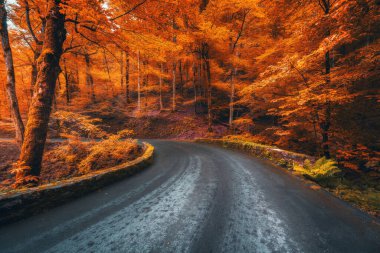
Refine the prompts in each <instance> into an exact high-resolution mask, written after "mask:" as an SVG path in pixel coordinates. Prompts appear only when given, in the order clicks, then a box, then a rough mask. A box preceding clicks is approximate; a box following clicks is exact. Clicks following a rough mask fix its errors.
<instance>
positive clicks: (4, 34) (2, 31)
mask: <svg viewBox="0 0 380 253" xmlns="http://www.w3.org/2000/svg"><path fill="white" fill-rule="evenodd" d="M0 36H1V45H2V48H3V54H4V62H5V67H6V71H7V82H6V85H5V89H6V93H7V98H8V101H9V105H10V110H11V115H12V120H13V124H14V126H15V131H16V141H17V143H18V145H19V146H21V145H22V142H23V139H24V123H23V122H22V119H21V114H20V110H19V106H18V100H17V96H16V78H15V71H14V65H13V56H12V49H11V46H10V44H9V36H8V25H7V11H6V9H5V4H4V0H0Z"/></svg>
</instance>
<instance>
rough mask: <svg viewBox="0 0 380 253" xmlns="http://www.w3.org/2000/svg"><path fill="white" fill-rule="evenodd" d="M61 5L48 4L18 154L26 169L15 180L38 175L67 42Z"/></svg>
mask: <svg viewBox="0 0 380 253" xmlns="http://www.w3.org/2000/svg"><path fill="white" fill-rule="evenodd" d="M60 4H61V2H60V0H49V1H48V13H47V15H46V17H45V19H46V28H45V34H44V42H43V46H42V51H41V56H40V57H39V59H38V64H37V68H38V74H37V82H36V85H35V89H34V93H33V99H32V103H31V106H30V110H29V114H28V123H27V125H26V131H25V139H24V142H23V145H22V149H21V154H20V164H21V165H22V166H25V167H26V168H27V170H26V171H23V173H20V174H18V175H17V177H18V180H22V178H24V176H39V175H40V170H41V160H42V155H43V150H44V147H45V142H46V135H47V130H48V123H49V118H50V113H51V108H52V102H53V97H54V91H55V85H56V81H57V77H58V74H59V72H60V68H59V60H60V58H61V55H62V53H63V43H64V41H65V39H66V30H65V15H64V14H63V13H62V11H61V7H60Z"/></svg>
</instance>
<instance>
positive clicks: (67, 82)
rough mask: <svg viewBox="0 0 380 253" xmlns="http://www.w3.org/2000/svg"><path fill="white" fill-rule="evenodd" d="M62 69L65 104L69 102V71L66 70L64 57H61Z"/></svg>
mask: <svg viewBox="0 0 380 253" xmlns="http://www.w3.org/2000/svg"><path fill="white" fill-rule="evenodd" d="M63 71H64V72H65V73H64V77H65V88H66V104H67V105H69V104H70V81H69V79H70V78H69V73H68V72H67V66H66V59H63Z"/></svg>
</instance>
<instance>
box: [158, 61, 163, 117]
mask: <svg viewBox="0 0 380 253" xmlns="http://www.w3.org/2000/svg"><path fill="white" fill-rule="evenodd" d="M163 72H164V66H163V64H162V62H161V63H160V79H159V83H160V111H162V110H163V109H164V105H163V103H162V74H163Z"/></svg>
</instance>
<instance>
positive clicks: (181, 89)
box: [179, 60, 183, 97]
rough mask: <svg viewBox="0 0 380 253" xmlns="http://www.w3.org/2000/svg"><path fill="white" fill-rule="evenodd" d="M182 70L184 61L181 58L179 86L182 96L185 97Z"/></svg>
mask: <svg viewBox="0 0 380 253" xmlns="http://www.w3.org/2000/svg"><path fill="white" fill-rule="evenodd" d="M182 72H183V68H182V61H181V60H180V61H179V88H180V91H181V96H182V97H183V76H182V74H183V73H182Z"/></svg>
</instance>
